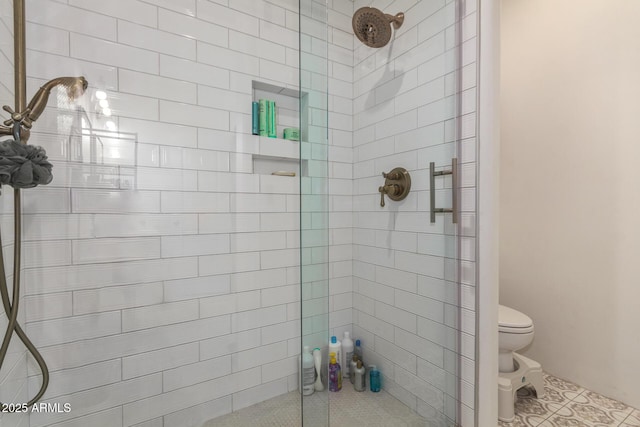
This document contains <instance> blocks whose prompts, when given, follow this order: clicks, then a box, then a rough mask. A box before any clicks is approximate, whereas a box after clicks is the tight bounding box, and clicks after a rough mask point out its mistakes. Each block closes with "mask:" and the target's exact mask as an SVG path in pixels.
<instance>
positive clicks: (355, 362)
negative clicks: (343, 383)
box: [349, 353, 358, 384]
mask: <svg viewBox="0 0 640 427" xmlns="http://www.w3.org/2000/svg"><path fill="white" fill-rule="evenodd" d="M357 365H358V356H357V355H356V354H355V353H354V354H353V356H351V362H349V372H352V373H353V372H355V371H356V366H357ZM349 380H350V381H351V384H355V381H356V376H355V375H351V376H350V377H349Z"/></svg>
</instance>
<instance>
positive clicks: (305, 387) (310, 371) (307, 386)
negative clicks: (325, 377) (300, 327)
mask: <svg viewBox="0 0 640 427" xmlns="http://www.w3.org/2000/svg"><path fill="white" fill-rule="evenodd" d="M315 380H316V369H315V366H314V361H313V355H312V354H311V349H310V348H309V346H308V345H305V346H304V350H303V352H302V363H301V364H300V390H301V391H302V394H303V395H305V396H309V395H310V394H313V390H314V385H313V384H314V382H315Z"/></svg>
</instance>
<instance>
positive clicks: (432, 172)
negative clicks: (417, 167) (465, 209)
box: [429, 157, 458, 224]
mask: <svg viewBox="0 0 640 427" xmlns="http://www.w3.org/2000/svg"><path fill="white" fill-rule="evenodd" d="M444 175H451V180H452V183H451V196H452V200H451V209H445V208H436V176H444ZM429 189H430V191H429V193H430V194H429V197H430V201H431V203H430V209H431V223H434V222H436V214H437V213H452V214H453V215H452V216H453V223H454V224H457V223H458V197H457V193H456V191H457V190H458V159H456V158H455V157H454V158H453V159H451V170H448V171H438V172H436V164H435V163H434V162H431V163H429Z"/></svg>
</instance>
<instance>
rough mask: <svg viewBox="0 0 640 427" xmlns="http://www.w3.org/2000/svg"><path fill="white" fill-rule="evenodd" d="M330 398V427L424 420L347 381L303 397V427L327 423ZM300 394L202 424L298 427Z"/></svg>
mask: <svg viewBox="0 0 640 427" xmlns="http://www.w3.org/2000/svg"><path fill="white" fill-rule="evenodd" d="M328 398H329V399H331V424H330V425H331V426H337V427H346V426H367V427H425V426H427V425H428V424H427V421H426V420H425V419H424V418H422V417H421V416H419V415H418V414H416V413H415V412H413V411H412V410H411V409H409V407H407V406H406V405H404V404H403V403H402V402H400V401H399V400H397V399H396V398H395V397H393V396H391V395H390V394H389V393H386V392H384V391H381V392H380V393H372V392H370V391H365V392H362V393H358V392H356V391H354V390H353V388H352V387H351V384H347V386H346V387H344V388H343V389H342V391H340V392H339V393H331V394H328V393H327V392H322V393H314V394H313V395H312V396H309V398H305V404H304V411H305V427H306V426H312V427H314V426H318V427H319V426H326V425H327V399H328ZM301 425H302V423H301V416H300V394H299V393H298V392H291V393H287V394H283V395H282V396H278V397H274V398H273V399H269V400H267V401H265V402H261V403H258V404H256V405H253V406H249V407H248V408H244V409H241V410H239V411H236V412H233V413H231V414H228V415H224V416H222V417H218V418H215V419H213V420H211V421H209V422H208V423H207V424H205V425H204V427H244V426H252V427H253V426H260V427H299V426H301Z"/></svg>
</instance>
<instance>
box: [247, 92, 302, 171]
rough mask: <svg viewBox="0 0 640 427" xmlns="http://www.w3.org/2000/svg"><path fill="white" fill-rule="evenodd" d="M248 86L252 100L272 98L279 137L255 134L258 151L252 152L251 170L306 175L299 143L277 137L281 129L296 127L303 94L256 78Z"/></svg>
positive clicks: (280, 135)
mask: <svg viewBox="0 0 640 427" xmlns="http://www.w3.org/2000/svg"><path fill="white" fill-rule="evenodd" d="M251 86H252V90H253V100H254V101H258V100H259V99H270V100H272V101H275V103H276V111H277V123H276V127H277V135H278V136H279V137H278V138H268V137H265V136H255V138H258V152H257V153H254V154H253V155H252V160H253V173H255V174H260V175H271V174H272V173H274V172H282V171H289V172H295V173H296V176H300V175H302V176H305V175H307V164H308V162H307V160H301V159H300V142H299V141H291V140H288V139H283V138H281V137H282V135H283V131H284V129H285V128H298V127H299V126H300V97H302V98H303V99H306V93H301V92H300V91H299V90H297V89H291V88H286V87H282V86H277V85H274V84H270V83H265V82H260V81H256V80H253V81H252V82H251ZM303 145H305V144H304V143H303Z"/></svg>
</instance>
